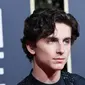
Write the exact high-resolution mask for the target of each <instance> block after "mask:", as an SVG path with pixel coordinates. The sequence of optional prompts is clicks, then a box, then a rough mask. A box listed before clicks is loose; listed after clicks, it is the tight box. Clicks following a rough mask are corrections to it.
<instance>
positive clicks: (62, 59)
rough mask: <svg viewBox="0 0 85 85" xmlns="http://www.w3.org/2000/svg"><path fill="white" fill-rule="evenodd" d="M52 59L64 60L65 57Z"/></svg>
mask: <svg viewBox="0 0 85 85" xmlns="http://www.w3.org/2000/svg"><path fill="white" fill-rule="evenodd" d="M53 59H54V60H64V59H65V58H53Z"/></svg>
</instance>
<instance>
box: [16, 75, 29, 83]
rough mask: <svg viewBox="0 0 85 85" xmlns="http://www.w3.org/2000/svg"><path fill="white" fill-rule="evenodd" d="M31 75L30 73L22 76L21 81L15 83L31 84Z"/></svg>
mask: <svg viewBox="0 0 85 85" xmlns="http://www.w3.org/2000/svg"><path fill="white" fill-rule="evenodd" d="M30 83H31V77H30V75H29V76H27V77H26V78H24V79H23V80H22V81H21V82H19V83H18V84H17V85H31V84H30Z"/></svg>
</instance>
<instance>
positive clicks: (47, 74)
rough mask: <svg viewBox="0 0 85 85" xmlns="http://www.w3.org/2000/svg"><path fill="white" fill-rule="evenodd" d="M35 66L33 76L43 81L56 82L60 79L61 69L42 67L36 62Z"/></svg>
mask: <svg viewBox="0 0 85 85" xmlns="http://www.w3.org/2000/svg"><path fill="white" fill-rule="evenodd" d="M33 65H34V67H33V72H32V74H33V76H34V77H35V78H36V79H37V80H39V81H41V82H43V83H48V84H52V83H56V82H57V81H58V80H59V79H60V75H61V71H60V70H53V69H50V68H49V69H48V68H40V67H39V66H38V65H37V64H36V63H35V62H34V64H33Z"/></svg>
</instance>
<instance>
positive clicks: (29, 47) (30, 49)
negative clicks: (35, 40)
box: [26, 44, 35, 55]
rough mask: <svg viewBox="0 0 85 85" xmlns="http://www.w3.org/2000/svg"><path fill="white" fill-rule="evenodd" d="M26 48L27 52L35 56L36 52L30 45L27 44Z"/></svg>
mask: <svg viewBox="0 0 85 85" xmlns="http://www.w3.org/2000/svg"><path fill="white" fill-rule="evenodd" d="M26 48H27V50H28V51H29V52H30V53H31V54H32V55H34V54H35V51H34V49H33V47H32V46H30V45H29V44H27V45H26Z"/></svg>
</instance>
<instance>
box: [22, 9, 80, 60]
mask: <svg viewBox="0 0 85 85" xmlns="http://www.w3.org/2000/svg"><path fill="white" fill-rule="evenodd" d="M56 22H58V23H64V24H66V25H68V26H70V27H71V44H73V42H74V41H75V40H76V39H77V37H78V36H79V29H78V28H79V26H78V22H77V21H76V19H75V18H74V17H73V16H72V15H71V14H69V13H65V12H64V11H63V10H60V9H58V8H39V9H36V10H35V11H34V12H33V14H31V15H30V16H29V17H27V18H26V20H25V23H24V36H23V38H22V39H21V42H22V48H23V50H24V52H25V53H26V56H27V58H28V59H29V60H30V61H32V60H33V55H32V54H30V52H29V51H28V50H27V48H26V44H27V41H29V42H31V43H32V44H33V45H34V44H36V42H37V41H38V40H39V39H41V38H46V37H47V36H49V35H51V34H52V33H54V30H55V23H56Z"/></svg>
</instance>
